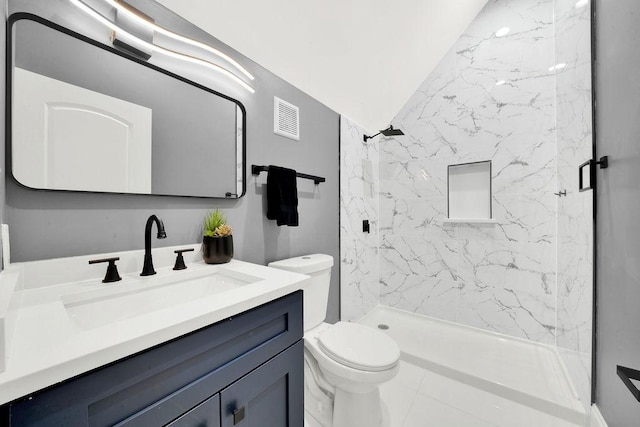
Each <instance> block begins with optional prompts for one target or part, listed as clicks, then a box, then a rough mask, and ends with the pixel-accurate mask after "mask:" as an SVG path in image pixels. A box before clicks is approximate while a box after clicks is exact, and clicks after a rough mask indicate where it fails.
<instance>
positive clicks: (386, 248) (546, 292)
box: [380, 0, 557, 343]
mask: <svg viewBox="0 0 640 427" xmlns="http://www.w3.org/2000/svg"><path fill="white" fill-rule="evenodd" d="M553 13H554V5H553V0H538V1H531V0H489V2H488V3H487V5H486V6H485V8H484V9H483V10H482V11H481V12H480V14H479V15H478V16H477V18H476V19H475V21H474V22H473V23H472V24H471V25H470V26H469V28H468V29H467V31H466V32H465V33H464V34H463V35H462V36H461V37H460V38H459V40H458V41H457V42H456V44H455V45H454V46H453V47H452V49H451V50H450V51H449V52H448V53H447V55H446V56H445V57H444V58H443V60H442V61H441V63H440V64H439V65H438V67H437V68H436V69H435V70H434V71H433V72H432V73H431V74H430V75H429V76H428V78H427V79H426V80H425V81H424V82H423V83H422V85H421V86H420V88H419V89H418V90H417V91H416V93H415V94H414V95H413V96H412V98H411V99H410V100H409V101H408V103H407V104H406V105H405V106H404V107H403V109H402V110H401V112H400V113H399V114H398V115H397V116H396V117H395V119H394V121H393V123H394V125H396V126H397V127H399V128H401V129H403V130H404V132H405V134H406V135H405V136H400V137H396V138H382V139H381V140H380V213H381V218H380V238H381V243H380V302H381V303H382V304H385V305H390V306H393V307H397V308H400V309H404V310H409V311H413V312H417V313H421V314H426V315H430V316H434V317H438V318H441V319H446V320H452V321H456V322H460V323H463V324H467V325H471V326H476V327H480V328H485V329H489V330H493V331H497V332H501V333H505V334H509V335H512V336H517V337H522V338H527V339H531V340H535V341H539V342H544V343H554V342H555V324H556V283H555V271H556V265H555V264H556V260H555V251H556V240H555V231H556V221H555V220H556V203H557V201H556V196H554V195H553V193H554V191H556V141H555V103H554V96H555V79H554V73H553V71H549V68H550V67H551V66H552V65H554V28H553ZM502 27H509V29H510V31H509V33H508V34H506V35H505V36H503V37H497V36H496V34H495V33H496V31H497V30H498V29H500V28H502ZM481 160H491V161H492V185H493V200H492V206H493V217H494V218H495V219H496V220H497V224H493V225H474V224H456V225H450V224H443V222H442V220H443V219H445V218H447V165H450V164H457V163H465V162H473V161H481Z"/></svg>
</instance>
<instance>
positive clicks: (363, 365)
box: [318, 322, 400, 372]
mask: <svg viewBox="0 0 640 427" xmlns="http://www.w3.org/2000/svg"><path fill="white" fill-rule="evenodd" d="M318 346H319V347H320V350H321V351H322V352H323V353H324V354H325V355H327V356H328V357H329V358H331V359H333V360H334V361H336V362H338V363H340V364H342V365H345V366H348V367H350V368H353V369H357V370H360V371H367V372H382V371H387V370H390V369H392V368H393V367H394V366H396V365H397V364H398V360H399V359H400V349H399V348H398V345H397V344H396V342H395V341H394V340H393V339H391V338H390V337H388V336H387V335H385V334H383V333H382V332H380V331H377V330H375V329H372V328H370V327H367V326H362V325H359V324H357V323H350V322H338V323H336V324H335V325H333V326H331V327H329V328H327V329H325V330H324V331H322V332H321V333H320V334H319V335H318Z"/></svg>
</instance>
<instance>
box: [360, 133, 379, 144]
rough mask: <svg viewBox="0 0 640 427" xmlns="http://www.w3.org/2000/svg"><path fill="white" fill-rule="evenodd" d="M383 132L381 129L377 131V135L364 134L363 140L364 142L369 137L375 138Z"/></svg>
mask: <svg viewBox="0 0 640 427" xmlns="http://www.w3.org/2000/svg"><path fill="white" fill-rule="evenodd" d="M381 133H382V131H380V132H378V133H376V134H375V135H372V136H368V135H362V140H363V141H364V142H367V140H368V139H371V138H375V137H376V136H378V135H380V134H381Z"/></svg>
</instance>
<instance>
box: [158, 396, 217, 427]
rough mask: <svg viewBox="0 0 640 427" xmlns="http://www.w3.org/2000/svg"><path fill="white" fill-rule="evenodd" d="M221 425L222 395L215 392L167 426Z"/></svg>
mask: <svg viewBox="0 0 640 427" xmlns="http://www.w3.org/2000/svg"><path fill="white" fill-rule="evenodd" d="M194 426H197V427H220V395H219V394H215V395H213V396H211V397H210V398H208V399H207V400H205V401H204V402H202V403H201V404H199V405H198V406H196V407H195V408H193V409H192V410H190V411H189V412H187V413H186V414H184V415H182V416H180V418H178V419H177V420H175V421H172V422H171V423H169V424H167V427H194Z"/></svg>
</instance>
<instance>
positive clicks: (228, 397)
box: [220, 341, 304, 427]
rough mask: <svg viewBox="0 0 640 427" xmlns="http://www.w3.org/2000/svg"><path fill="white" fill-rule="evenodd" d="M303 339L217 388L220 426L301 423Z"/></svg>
mask: <svg viewBox="0 0 640 427" xmlns="http://www.w3.org/2000/svg"><path fill="white" fill-rule="evenodd" d="M303 349H304V344H303V342H302V341H298V343H296V344H294V345H293V346H291V347H290V348H289V349H287V350H286V351H283V352H282V353H280V354H279V355H278V356H276V357H274V358H273V359H271V360H270V361H269V362H267V363H265V364H264V365H262V366H260V367H259V368H257V369H256V370H254V371H253V372H251V373H249V374H248V375H245V376H244V377H243V378H241V379H240V380H238V381H236V382H235V383H233V384H231V385H230V386H229V387H227V388H226V389H224V390H222V392H220V403H221V406H222V426H223V427H232V426H235V427H301V426H303V425H304V377H303V376H304V353H303Z"/></svg>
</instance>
